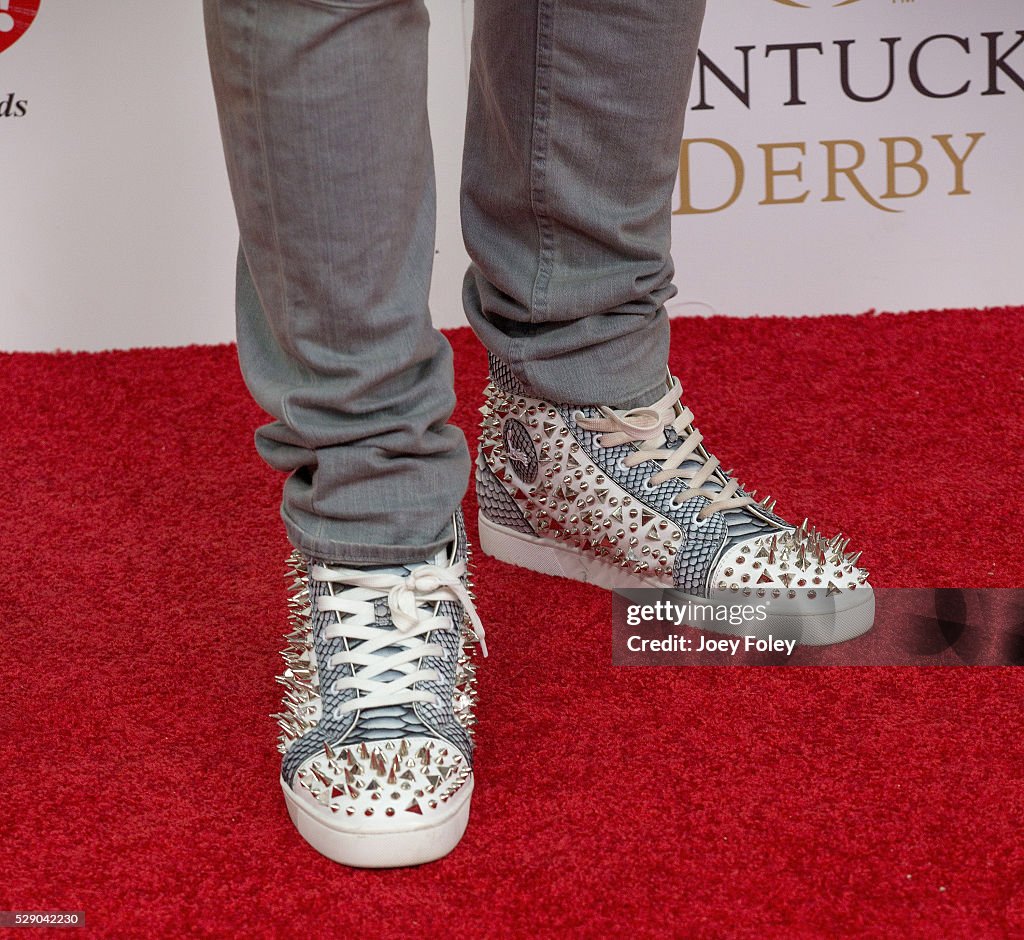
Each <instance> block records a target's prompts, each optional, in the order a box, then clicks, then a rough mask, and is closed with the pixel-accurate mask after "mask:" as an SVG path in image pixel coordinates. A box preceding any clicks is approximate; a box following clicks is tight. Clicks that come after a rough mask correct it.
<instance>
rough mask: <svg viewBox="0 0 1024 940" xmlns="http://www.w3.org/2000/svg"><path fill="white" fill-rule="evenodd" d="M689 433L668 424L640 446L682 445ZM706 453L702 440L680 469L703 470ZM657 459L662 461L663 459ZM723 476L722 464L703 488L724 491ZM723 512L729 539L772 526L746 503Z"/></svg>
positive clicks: (745, 535) (662, 447) (693, 471)
mask: <svg viewBox="0 0 1024 940" xmlns="http://www.w3.org/2000/svg"><path fill="white" fill-rule="evenodd" d="M667 384H668V386H669V387H671V382H668V383H667ZM620 414H626V412H620ZM643 417H644V416H643V415H639V416H637V418H636V419H634V418H633V417H631V418H630V419H629V420H630V421H631V422H635V423H636V424H640V423H641V421H642V419H643ZM691 428H692V425H691ZM686 437H687V434H686V429H685V428H684V430H683V433H682V434H680V433H679V432H677V431H676V430H675V428H673V427H672V426H671V425H669V426H668V427H666V428H665V429H664V431H662V433H661V434H659V435H658V436H657V437H654V438H652V439H651V440H650V441H649V442H640V443H638V444H637V446H638V447H641V446H645V445H646V446H648V447H654V448H658V449H664V450H675V449H676V448H678V447H680V446H682V444H683V443H684V442H685V441H686ZM707 457H708V453H707V451H706V450H705V449H704V445H703V444H701V445H700V447H698V448H697V450H696V451H695V452H694V453H693V454H691V455H690V456H689V457H688V458H687V459H686V460H684V461H683V462H682V463H681V464H680V465H679V469H681V470H686V471H687V472H688V473H690V474H691V475H694V474H696V473H698V472H699V471H700V469H701V467H703V466H704V464H705V462H706V460H707ZM657 462H658V463H660V461H657ZM724 476H725V471H723V470H722V469H721V468H720V467H719V468H718V469H717V470H716V471H715V472H714V473H713V474H712V475H711V476H710V477H708V479H707V480H706V481H705V483H704V485H703V487H701V488H702V489H704V490H710V491H711V492H713V493H721V492H722V490H723V489H724V488H725V482H724ZM721 516H722V518H723V519H724V520H725V524H726V525H727V526H728V528H729V539H730V541H732V540H738V539H743V538H750V537H751V535H755V534H756V533H758V532H760V531H762V530H763V529H766V528H771V526H770V525H769V524H768V523H767V522H764V521H763V520H761V519H758V518H757V517H755V516H753V515H752V514H751V513H749V512H747V510H746V508H745V507H740V508H736V509H726V510H724V511H723V512H722V513H721Z"/></svg>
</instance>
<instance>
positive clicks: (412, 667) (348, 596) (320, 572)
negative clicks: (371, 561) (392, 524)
mask: <svg viewBox="0 0 1024 940" xmlns="http://www.w3.org/2000/svg"><path fill="white" fill-rule="evenodd" d="M465 570H466V565H465V562H458V563H457V564H454V565H450V566H447V567H444V568H441V567H439V566H437V565H429V564H428V565H419V566H417V567H416V568H414V569H413V570H412V571H411V572H409V574H407V575H400V574H390V573H387V572H381V571H365V570H359V569H355V568H340V567H335V566H333V565H332V566H327V565H313V566H312V568H311V569H310V577H311V578H312V579H313V580H314V581H326V582H330V583H332V584H342V585H345V586H346V588H347V589H346V590H344V591H342V592H340V593H338V594H331V595H326V594H325V595H320V596H319V597H317V599H316V603H317V609H318V610H322V611H337V612H339V613H341V614H348V616H347V617H339V618H338V620H337V622H335V623H332V624H330V625H329V626H328V627H327V628H326V630H325V635H326V636H327V637H328V638H329V639H344V640H345V641H346V644H345V645H346V647H348V641H349V640H355V641H357V645H356V646H355V647H354V648H352V649H348V648H346V650H345V651H344V652H340V653H335V654H334V656H332V657H331V661H330V665H331V666H343V665H350V666H352V675H351V676H349V677H346V678H344V679H338V680H337V681H336V682H335V683H334V689H335V691H341V690H343V689H356V690H357V695H356V696H355V698H353V699H351V700H350V701H348V702H346V703H345V704H344V705H342V706H340V707H339V708H338V709H337V711H336V715H337V717H341V715H343V714H346V713H348V712H353V711H359V710H361V709H365V708H379V707H381V706H387V705H405V704H408V703H410V702H432V701H433V700H434V698H435V697H434V695H433V694H432V693H430V692H427V691H424V690H422V689H414V688H412V686H413V685H415V684H416V683H417V682H431V681H436V680H437V679H438V678H439V676H438V674H437V671H436V670H434V669H421V668H417V666H416V664H417V663H418V662H419V660H421V659H423V658H424V657H427V656H442V657H443V656H445V655H446V653H445V649H444V647H442V646H441V645H440V644H439V643H429V642H427V641H426V640H424V639H423V637H424V636H426V635H427V634H428V633H430V632H431V631H432V630H437V629H445V628H447V627H448V620H447V618H445V617H437V616H434V615H432V614H430V613H429V612H428V611H426V610H423V609H422V607H421V605H422V604H426V603H431V602H433V601H456V602H458V603H460V604H461V605H462V606H463V608H464V609H465V611H466V613H467V615H468V616H469V619H470V622H471V623H472V624H473V633H474V635H475V636H476V638H477V641H478V642H479V643H480V649H481V652H482V653H483V655H484V656H486V655H487V645H486V643H485V642H484V627H483V624H482V623H481V622H480V618H479V616H478V615H477V612H476V609H475V608H474V606H473V600H472V598H471V597H470V596H469V592H468V591H467V590H466V586H465V585H464V584H463V583H462V575H463V573H464V572H465ZM381 596H385V597H387V601H388V608H389V610H390V612H391V619H392V622H393V623H394V625H395V629H394V630H391V629H387V628H382V627H379V626H377V625H376V623H375V620H376V614H375V611H374V601H376V600H377V599H379V598H380V597H381ZM386 647H397V648H398V650H397V652H395V653H391V654H383V655H382V654H380V652H379V651H380V650H382V649H385V648H386ZM388 672H397V673H400V676H398V677H395V678H389V679H381V678H380V676H381V675H383V674H385V673H388Z"/></svg>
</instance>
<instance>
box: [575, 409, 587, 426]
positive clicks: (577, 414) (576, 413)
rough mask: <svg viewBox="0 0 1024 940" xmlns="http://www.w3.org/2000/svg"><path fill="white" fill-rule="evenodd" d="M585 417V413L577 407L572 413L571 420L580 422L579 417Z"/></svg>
mask: <svg viewBox="0 0 1024 940" xmlns="http://www.w3.org/2000/svg"><path fill="white" fill-rule="evenodd" d="M585 417H586V415H585V414H584V413H583V412H582V411H580V410H579V409H578V408H577V409H576V410H575V411H574V412H573V413H572V420H573V421H575V422H576V423H577V424H579V423H580V419H581V418H585Z"/></svg>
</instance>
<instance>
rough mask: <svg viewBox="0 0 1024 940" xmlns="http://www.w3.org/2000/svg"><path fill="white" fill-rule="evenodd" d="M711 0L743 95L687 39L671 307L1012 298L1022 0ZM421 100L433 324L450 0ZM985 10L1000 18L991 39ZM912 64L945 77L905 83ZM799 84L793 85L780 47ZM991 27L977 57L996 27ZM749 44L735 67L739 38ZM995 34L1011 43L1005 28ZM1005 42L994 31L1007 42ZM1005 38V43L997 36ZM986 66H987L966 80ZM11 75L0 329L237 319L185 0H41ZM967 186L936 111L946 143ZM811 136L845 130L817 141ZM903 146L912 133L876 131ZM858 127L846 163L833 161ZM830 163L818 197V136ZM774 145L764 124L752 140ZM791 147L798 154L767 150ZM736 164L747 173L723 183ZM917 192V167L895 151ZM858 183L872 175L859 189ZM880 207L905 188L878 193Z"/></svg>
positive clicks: (453, 81)
mask: <svg viewBox="0 0 1024 940" xmlns="http://www.w3.org/2000/svg"><path fill="white" fill-rule="evenodd" d="M834 2H835V0H800V3H802V4H803V5H797V0H709V12H708V18H707V22H706V26H705V33H704V37H703V39H702V44H701V47H702V50H703V51H704V53H705V55H706V57H707V62H709V63H712V64H713V66H714V67H715V68H717V69H718V70H719V72H720V73H721V74H724V75H725V76H726V77H727V78H728V79H729V80H730V81H731V82H732V83H733V85H734V86H735V89H736V91H738V92H740V93H746V94H747V97H748V99H749V107H747V106H746V105H745V104H744V103H742V102H741V101H740V100H739V98H738V97H737V94H736V93H735V92H734V91H730V90H729V88H728V87H727V86H726V85H725V84H723V82H722V81H721V80H720V78H718V77H716V75H715V73H714V71H713V69H712V68H711V66H710V65H707V64H706V65H705V72H704V77H705V83H704V85H705V88H704V102H703V103H704V104H705V105H707V107H700V105H701V103H702V102H701V94H700V92H701V90H700V84H699V83H695V88H694V96H693V97H692V98H691V102H690V108H691V110H690V113H689V117H688V121H689V123H688V126H687V138H688V139H692V140H695V141H706V140H713V141H715V142H714V143H700V142H694V143H691V144H688V145H687V149H686V152H687V153H688V155H689V166H688V173H687V174H685V176H684V177H683V178H682V179H681V185H680V189H679V192H678V193H677V195H676V199H675V208H676V209H677V210H680V209H686V208H688V207H689V208H692V209H705V210H706V209H717V208H718V207H720V206H723V204H724V203H726V202H727V201H728V199H729V197H730V196H731V195H732V194H733V192H734V191H736V199H735V201H734V202H733V203H732V204H731V205H729V206H727V207H724V208H721V210H720V211H713V212H684V211H680V212H678V214H677V215H676V216H675V219H674V241H675V255H676V260H677V267H678V269H679V276H678V281H679V284H680V296H679V297H678V298H676V299H675V300H674V301H673V302H672V304H671V309H672V310H673V311H674V312H686V313H693V312H696V313H702V312H722V313H727V314H736V315H743V314H752V313H781V314H813V313H828V312H855V311H860V310H864V309H867V308H872V307H874V308H879V309H894V310H898V309H907V308H919V307H935V306H941V307H952V306H983V305H991V304H1008V303H1021V302H1024V266H1022V265H1021V263H1020V254H1021V244H1022V237H1024V213H1022V212H1021V207H1022V205H1024V174H1022V173H1021V172H1020V165H1021V156H1022V154H1024V88H1022V87H1019V85H1018V83H1017V81H1016V80H1015V78H1014V75H1015V74H1018V73H1019V74H1020V75H1024V46H1021V47H1017V48H1015V49H1014V48H1013V44H1014V42H1015V41H1016V39H1017V38H1018V34H1017V32H1016V31H1017V30H1024V5H1022V4H1021V2H1020V0H971V2H970V3H966V2H963V0H913V2H907V0H899V2H896V0H856V2H849V3H847V4H846V5H844V6H842V7H840V8H834V7H833V3H834ZM428 6H429V7H430V9H431V15H432V20H433V29H432V34H431V89H430V106H431V118H432V126H433V134H434V146H435V151H436V155H437V168H438V193H439V203H438V255H437V264H436V268H435V277H434V288H433V292H432V306H433V311H434V319H435V321H436V322H437V323H438V324H439V325H442V326H452V325H458V324H461V323H462V322H464V321H463V318H462V313H461V309H460V305H459V288H460V283H461V277H462V272H463V270H464V267H465V264H466V257H465V253H464V250H463V248H462V242H461V237H460V235H459V229H458V166H459V160H460V156H461V142H462V124H463V120H464V110H463V108H464V90H465V77H466V56H465V53H466V39H467V35H468V34H467V30H468V28H469V26H470V21H471V16H470V15H469V9H468V3H467V2H465V0H428ZM983 33H1001V34H1002V35H1001V36H996V37H995V38H994V39H992V38H986V37H984V36H983V35H982V34H983ZM936 34H952V35H955V36H959V37H961V39H962V41H966V44H967V46H968V47H969V48H968V51H965V50H964V48H963V45H962V42H961V41H954V40H952V39H948V38H947V39H938V40H933V41H930V42H928V43H925V45H924V46H923V47H922V48H921V51H920V52H919V54H918V55H917V75H918V80H919V82H920V83H921V84H922V85H923V86H924V87H925V88H927V89H929V90H931V91H933V92H940V93H941V92H948V91H951V90H955V89H957V88H959V87H960V86H961V85H963V84H964V82H967V81H969V82H970V86H969V87H968V89H967V91H966V92H965V93H964V94H962V95H958V96H955V97H950V98H944V99H939V98H931V97H928V96H927V95H924V94H922V93H921V92H920V91H918V90H915V88H914V86H913V84H912V82H911V80H910V78H909V69H908V63H909V60H910V58H911V56H912V54H913V52H914V49H915V48H916V47H917V46H918V45H920V43H921V42H922V41H923V40H925V39H927V38H928V37H931V36H934V35H936ZM882 38H889V39H893V40H895V39H898V40H899V41H898V42H895V43H894V45H893V48H894V54H895V61H896V71H895V81H894V87H893V90H892V92H891V94H889V95H888V96H887V97H886V98H884V100H881V101H878V102H875V103H861V102H856V101H851V100H850V99H849V98H848V96H847V95H846V94H845V93H844V92H843V90H842V87H841V84H840V81H839V47H838V46H837V45H835V41H836V40H855V44H854V45H853V46H851V47H849V53H850V75H849V83H850V86H851V88H852V89H853V91H854V92H856V93H858V94H861V95H874V94H878V93H880V92H882V91H884V89H885V87H886V84H887V76H888V68H887V58H886V56H887V47H886V46H885V44H883V43H882V42H881V41H880V40H881V39H882ZM773 43H774V44H793V43H820V44H821V49H822V51H821V52H820V53H819V52H817V51H816V50H815V49H808V50H804V51H802V52H796V53H792V54H793V55H796V56H797V65H798V67H799V75H798V79H799V86H800V87H799V94H800V98H801V100H803V101H805V102H806V103H805V104H799V105H797V104H793V105H786V104H785V102H786V101H787V100H788V99H790V98H791V97H792V89H791V87H790V82H791V75H790V71H791V70H790V56H791V52H790V51H789V50H788V49H779V50H776V51H774V52H771V53H767V54H766V46H769V45H771V44H773ZM990 43H994V46H993V48H994V50H995V54H994V64H993V62H991V61H990V58H991V57H990V55H989V45H990ZM744 46H752V47H753V48H752V49H751V50H750V51H749V52H747V53H746V55H747V56H748V57H749V84H748V87H745V86H746V85H747V83H745V82H744V71H743V56H744V53H743V52H742V51H737V49H736V47H744ZM1011 50H1012V51H1011ZM1007 53H1008V54H1007ZM1003 55H1005V58H1004V59H1003V60H1001V62H1002V64H1001V65H1000V62H999V60H998V57H999V56H1003ZM990 69H992V70H994V72H995V82H996V90H997V91H1002V92H1003V93H1002V94H990V95H986V94H982V92H983V91H985V90H986V89H988V88H989V85H990V75H989V72H990ZM9 95H13V96H14V97H13V99H12V100H18V101H24V102H25V109H24V110H25V114H24V115H21V116H16V115H9V116H0V166H2V168H3V192H2V197H0V199H2V201H0V205H2V212H0V246H2V247H0V252H2V255H0V257H2V262H0V263H2V270H3V290H2V293H0V349H26V350H46V349H55V348H64V349H104V348H112V347H133V346H153V345H177V344H185V343H194V342H195V343H207V342H222V341H226V340H229V339H231V338H232V332H233V325H232V320H233V313H232V304H233V300H232V291H233V285H232V276H233V268H234V250H235V247H234V246H235V239H236V232H235V226H234V218H233V214H232V210H231V205H230V201H229V198H228V190H227V181H226V177H225V173H224V169H223V166H222V158H221V152H220V142H219V138H218V134H217V126H216V119H215V114H214V108H213V102H212V98H211V91H210V83H209V75H208V69H207V65H206V59H205V50H204V46H203V36H202V21H201V12H200V7H199V4H198V2H196V0H191V2H187V3H180V4H161V3H155V2H142V3H127V2H123V0H122V2H117V0H90V2H89V3H68V2H66V0H42V4H41V7H40V12H39V14H38V17H37V19H36V21H35V22H34V23H33V25H32V26H31V28H30V29H29V31H28V32H27V33H26V34H25V35H24V36H23V37H22V38H21V39H20V40H19V41H18V42H17V43H15V44H14V45H13V46H11V47H10V48H9V49H6V50H5V51H3V52H0V112H2V110H3V109H2V105H3V102H4V101H5V99H7V97H8V96H9ZM968 134H983V135H984V136H982V137H979V138H977V143H976V144H975V148H974V150H973V151H971V153H970V155H969V156H968V157H967V158H966V159H965V160H964V162H963V185H962V186H960V187H959V188H960V189H966V190H969V191H970V192H969V194H963V195H948V193H949V192H950V191H951V190H953V189H955V188H957V187H955V185H954V184H955V183H956V179H955V175H954V169H955V168H954V164H953V162H952V161H951V160H950V158H949V157H948V156H947V155H946V153H945V151H944V150H943V148H942V146H941V144H940V143H939V142H938V141H937V140H936V139H935V137H936V135H938V136H940V137H942V136H943V135H951V136H949V137H948V138H945V139H946V140H947V143H948V145H949V146H950V147H951V148H952V150H953V152H954V153H955V154H960V155H962V154H963V153H964V152H965V150H966V147H967V145H968V143H969V141H970V138H969V137H968V136H967V135H968ZM880 138H914V139H916V140H918V141H920V142H921V146H922V154H921V157H920V160H919V164H920V166H921V167H923V168H924V169H923V172H925V173H927V175H928V185H927V187H926V188H925V189H924V190H923V192H921V193H920V194H919V195H917V196H914V197H911V198H889V199H886V198H881V197H883V196H885V195H886V190H887V173H886V164H885V156H886V152H885V146H886V145H885V144H883V143H881V142H880ZM822 141H853V142H854V143H852V144H851V143H845V144H839V143H833V144H822V143H821V142H822ZM773 144H789V145H795V146H787V147H775V148H774V150H772V151H771V152H772V153H773V154H774V164H775V170H776V176H775V178H774V194H773V195H774V198H775V199H776V200H779V201H781V200H783V199H795V198H799V197H800V196H801V194H802V193H804V192H805V191H806V193H807V195H806V196H805V197H804V198H803V201H802V202H788V203H781V202H780V204H763V203H765V201H766V180H765V153H766V149H765V148H766V146H767V145H773ZM891 146H892V147H893V148H894V150H893V154H894V158H895V159H896V160H897V161H901V160H902V161H905V160H907V158H908V157H911V156H914V149H915V145H914V143H913V142H912V141H908V140H903V141H896V142H894V143H893V144H892V145H891ZM858 147H860V148H863V152H864V159H863V164H862V166H860V167H859V168H857V169H856V170H855V171H853V175H852V176H851V175H850V174H843V173H841V172H838V167H842V166H849V165H851V164H850V162H849V160H850V158H851V156H852V157H856V156H857V152H858ZM830 148H831V150H832V152H833V154H834V159H835V162H836V164H837V171H836V173H835V174H833V175H834V177H835V178H834V181H833V182H834V190H835V191H834V193H833V196H834V197H835V198H834V199H830V200H827V201H822V200H823V199H824V198H825V197H826V196H828V195H829V174H828V172H827V170H828V167H827V159H828V154H829V150H830ZM769 149H770V148H769ZM798 165H799V166H800V170H799V172H800V174H801V177H800V178H798V177H797V176H796V175H794V173H792V172H791V173H789V174H786V173H785V172H784V171H786V170H793V171H796V168H797V167H798ZM739 166H742V170H743V176H744V179H743V185H742V187H737V186H736V183H737V168H738V167H739ZM893 172H894V177H893V181H894V184H895V187H896V190H895V191H899V192H910V191H912V190H914V189H915V188H916V187H917V185H918V184H919V183H920V181H921V179H922V175H921V173H922V171H921V170H916V169H913V168H908V167H903V168H897V169H895V170H894V171H893ZM855 182H856V183H859V184H860V186H861V187H862V189H863V192H864V193H866V194H867V195H868V196H869V197H870V198H871V200H872V202H871V203H869V202H868V201H867V200H866V199H865V198H864V196H862V195H860V194H859V192H858V190H857V188H856V185H855ZM879 206H884V207H886V208H888V209H896V210H899V211H896V212H892V211H884V209H883V208H879Z"/></svg>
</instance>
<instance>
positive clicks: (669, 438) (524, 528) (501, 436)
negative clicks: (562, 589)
mask: <svg viewBox="0 0 1024 940" xmlns="http://www.w3.org/2000/svg"><path fill="white" fill-rule="evenodd" d="M681 395H682V388H681V387H680V384H679V381H678V379H675V378H672V377H671V376H670V377H668V379H667V381H666V384H665V393H664V395H663V396H662V397H661V398H660V399H659V400H658V401H656V402H654V403H653V404H651V406H650V407H646V408H635V409H631V410H628V411H623V410H618V411H616V410H614V409H612V408H608V407H604V406H600V405H590V406H587V407H584V408H579V407H574V406H571V405H564V404H558V403H555V402H548V401H542V400H540V399H539V398H537V397H535V396H533V395H532V394H531V393H530V392H529V391H528V390H526V389H525V388H523V387H522V385H521V384H520V383H519V382H518V381H517V379H516V378H515V377H514V376H513V375H512V373H511V371H510V370H509V369H508V367H507V366H506V365H505V364H504V363H502V362H501V361H499V360H498V359H496V358H494V357H493V356H492V357H491V381H490V384H489V385H488V387H487V391H486V396H487V400H486V403H485V404H484V406H483V408H482V409H481V411H482V413H483V415H484V419H483V429H482V435H481V438H480V453H479V456H478V458H477V470H476V487H477V496H478V498H479V504H480V547H481V548H482V549H483V550H484V551H485V552H486V553H487V554H489V555H493V556H494V557H496V558H499V559H501V560H503V561H507V562H510V563H511V564H515V565H521V566H522V567H524V568H530V569H532V570H534V571H541V572H544V573H545V574H554V575H561V576H562V577H566V578H573V579H575V580H578V581H588V582H592V583H594V584H598V585H601V586H602V587H607V588H660V589H664V590H666V591H668V592H669V596H671V597H672V599H675V600H677V602H680V603H685V602H692V604H693V606H691V607H688V608H687V609H688V610H691V611H696V612H697V619H696V620H688V621H687V622H689V623H691V624H692V625H694V626H700V627H704V628H706V629H710V630H714V631H718V632H725V633H740V634H753V635H756V636H764V637H767V636H768V635H769V634H771V635H772V636H773V637H776V638H779V639H793V640H796V641H797V642H799V643H805V644H812V645H821V644H827V643H837V642H840V641H843V640H847V639H850V638H852V637H855V636H858V635H859V634H861V633H864V632H865V631H867V630H869V629H870V628H871V624H872V622H873V620H874V594H873V592H872V590H871V587H870V586H869V585H868V583H867V572H866V571H865V570H863V569H862V568H859V567H858V565H857V561H858V558H859V553H857V554H855V555H851V554H847V552H846V547H847V541H848V540H844V539H843V538H842V537H841V536H836V537H834V538H831V539H826V538H824V537H823V536H821V535H819V534H818V533H817V532H816V531H815V530H814V529H812V528H810V527H809V526H808V524H807V521H806V520H805V521H804V523H803V524H802V525H801V526H799V527H794V526H792V525H790V524H789V523H787V522H785V521H784V520H783V519H781V518H780V517H779V516H777V515H775V513H774V512H773V511H772V509H773V507H774V504H775V503H774V500H769V499H768V498H767V497H765V498H764V499H762V500H761V501H760V502H758V501H756V500H755V496H756V491H751V492H747V491H746V490H745V489H744V488H743V487H742V486H740V485H739V483H738V482H737V481H736V480H735V479H733V478H732V477H731V476H730V473H729V472H726V471H723V470H721V469H720V468H719V464H718V461H717V460H716V459H715V458H714V457H713V456H711V455H710V454H709V453H708V451H707V450H706V449H705V448H704V445H703V443H702V438H701V435H700V432H699V431H698V430H697V429H696V428H695V427H694V426H693V414H692V413H691V411H690V409H689V408H686V407H684V406H683V405H682V404H681V402H680V397H681ZM741 605H744V606H746V607H747V609H748V611H749V610H751V609H753V607H756V606H760V608H761V609H762V610H763V612H764V614H765V616H764V617H763V618H755V619H753V620H752V619H750V618H749V617H747V618H744V619H742V626H737V624H738V623H740V618H733V617H732V616H731V615H729V616H726V614H728V613H729V611H730V610H732V609H737V608H739V607H740V606H741Z"/></svg>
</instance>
